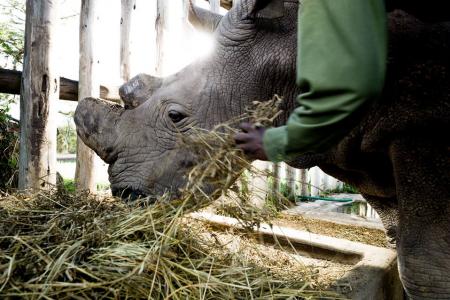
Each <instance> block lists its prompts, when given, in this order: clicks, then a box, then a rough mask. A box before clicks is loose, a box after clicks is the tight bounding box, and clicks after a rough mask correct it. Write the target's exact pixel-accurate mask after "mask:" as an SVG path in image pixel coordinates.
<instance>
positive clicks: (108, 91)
mask: <svg viewBox="0 0 450 300" xmlns="http://www.w3.org/2000/svg"><path fill="white" fill-rule="evenodd" d="M21 78H22V72H20V71H15V70H8V69H2V68H0V93H4V94H13V95H20V81H21ZM59 83H60V85H59V99H61V100H68V101H78V81H76V80H72V79H68V78H64V77H60V79H59ZM100 98H102V99H106V100H110V101H114V102H119V101H120V96H119V87H118V86H106V85H100Z"/></svg>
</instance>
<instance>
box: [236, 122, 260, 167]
mask: <svg viewBox="0 0 450 300" xmlns="http://www.w3.org/2000/svg"><path fill="white" fill-rule="evenodd" d="M239 128H240V129H241V130H242V132H239V133H236V134H235V136H234V141H235V142H236V146H237V147H238V148H239V149H241V150H242V151H244V153H245V154H246V155H247V156H248V157H249V158H251V159H259V160H268V157H267V155H266V152H265V151H264V146H263V136H264V132H265V131H266V129H265V128H264V127H255V126H254V125H253V124H251V123H242V124H241V125H240V126H239Z"/></svg>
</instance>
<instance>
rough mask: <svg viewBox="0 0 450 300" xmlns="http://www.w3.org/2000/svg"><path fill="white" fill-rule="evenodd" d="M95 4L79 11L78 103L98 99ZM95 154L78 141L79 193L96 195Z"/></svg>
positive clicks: (89, 1)
mask: <svg viewBox="0 0 450 300" xmlns="http://www.w3.org/2000/svg"><path fill="white" fill-rule="evenodd" d="M97 5H98V1H97V0H82V1H81V11H80V70H79V72H80V73H79V74H80V75H79V78H80V82H79V86H78V98H79V100H81V99H83V98H86V97H98V96H99V95H100V90H99V84H98V83H97V71H98V59H97V57H96V53H95V47H94V40H95V35H96V34H95V32H96V30H97V28H96V26H97V22H98V21H97ZM95 157H96V154H95V153H94V151H92V150H91V149H90V148H89V147H87V146H86V145H85V144H84V143H83V141H82V140H81V139H78V140H77V164H76V170H75V183H76V188H77V190H78V191H85V190H88V191H90V192H96V190H97V189H96V186H95V168H94V161H95Z"/></svg>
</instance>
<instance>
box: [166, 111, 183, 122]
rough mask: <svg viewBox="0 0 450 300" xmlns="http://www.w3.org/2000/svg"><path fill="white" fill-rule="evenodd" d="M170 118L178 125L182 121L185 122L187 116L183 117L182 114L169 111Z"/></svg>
mask: <svg viewBox="0 0 450 300" xmlns="http://www.w3.org/2000/svg"><path fill="white" fill-rule="evenodd" d="M169 118H170V119H171V120H172V122H174V123H178V122H180V121H181V120H183V119H184V118H186V116H185V115H183V114H182V113H180V112H179V111H176V110H170V111H169Z"/></svg>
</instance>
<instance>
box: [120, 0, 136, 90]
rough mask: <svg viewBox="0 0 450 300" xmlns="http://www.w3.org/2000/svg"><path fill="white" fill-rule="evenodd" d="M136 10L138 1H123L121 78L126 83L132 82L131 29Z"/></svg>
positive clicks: (121, 18)
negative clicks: (133, 13) (132, 17)
mask: <svg viewBox="0 0 450 300" xmlns="http://www.w3.org/2000/svg"><path fill="white" fill-rule="evenodd" d="M135 9H136V0H122V1H121V16H120V77H121V78H122V80H123V81H124V82H126V81H128V80H130V54H131V49H130V27H131V15H132V12H133V11H134V10H135Z"/></svg>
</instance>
